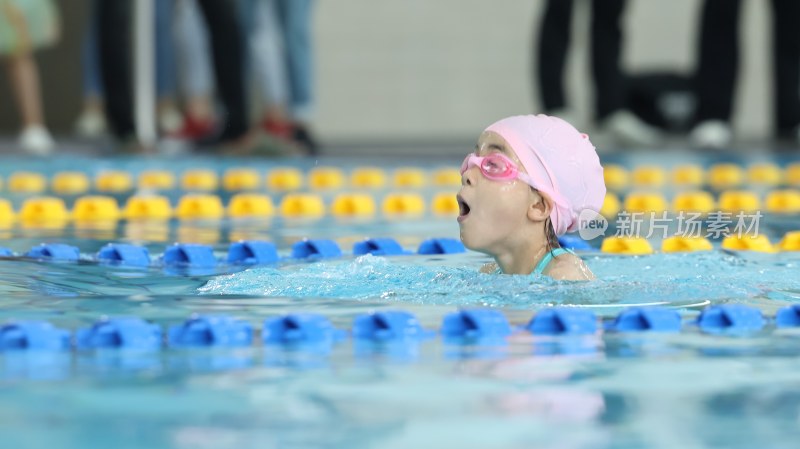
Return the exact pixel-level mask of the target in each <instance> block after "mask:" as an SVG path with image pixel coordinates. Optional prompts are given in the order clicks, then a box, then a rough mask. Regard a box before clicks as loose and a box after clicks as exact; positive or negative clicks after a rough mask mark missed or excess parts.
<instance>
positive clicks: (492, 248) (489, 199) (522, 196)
mask: <svg viewBox="0 0 800 449" xmlns="http://www.w3.org/2000/svg"><path fill="white" fill-rule="evenodd" d="M491 153H500V154H502V155H504V156H505V157H507V158H508V159H510V160H511V161H512V162H513V163H514V164H516V166H517V169H518V170H519V171H520V172H523V173H524V172H525V169H524V168H523V167H522V163H520V161H519V159H518V158H517V156H516V154H514V151H513V150H512V149H511V147H510V146H509V144H508V142H506V140H505V139H503V138H502V137H501V136H500V135H498V134H496V133H494V132H484V133H483V134H481V136H480V138H479V139H478V144H477V145H476V146H475V155H477V156H487V155H489V154H491ZM537 197H538V198H539V200H541V197H539V196H538V194H536V193H535V192H534V191H533V189H531V187H530V186H529V185H528V184H526V183H525V182H523V181H521V180H519V179H511V180H491V179H489V178H487V177H486V176H485V175H484V174H483V173H482V172H481V170H480V168H479V167H477V166H474V165H472V166H469V167H468V168H467V170H466V171H464V173H463V174H462V175H461V190H460V191H459V193H458V197H457V198H458V204H459V209H460V210H459V216H458V224H459V227H460V228H461V241H462V242H464V245H465V246H466V247H467V248H470V249H472V250H475V251H480V252H484V253H487V254H489V255H496V254H499V253H501V252H503V251H504V250H505V249H506V248H513V247H514V246H515V245H517V244H518V243H520V242H521V241H522V240H521V239H522V238H523V235H524V234H523V231H524V230H525V229H526V225H527V223H528V208H529V206H530V205H531V203H532V202H534V201H536V199H537Z"/></svg>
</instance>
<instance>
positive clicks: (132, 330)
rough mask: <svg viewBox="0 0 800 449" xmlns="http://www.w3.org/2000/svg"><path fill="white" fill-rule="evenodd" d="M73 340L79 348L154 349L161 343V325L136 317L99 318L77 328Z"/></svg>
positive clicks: (158, 347)
mask: <svg viewBox="0 0 800 449" xmlns="http://www.w3.org/2000/svg"><path fill="white" fill-rule="evenodd" d="M75 340H76V345H77V347H78V348H79V349H105V348H119V349H135V350H156V349H160V348H161V343H162V337H161V327H160V326H158V325H157V324H152V323H148V322H147V321H144V320H143V319H141V318H136V317H121V318H110V319H103V320H100V321H98V322H96V323H95V324H94V325H92V327H89V328H84V329H78V331H77V332H76V333H75Z"/></svg>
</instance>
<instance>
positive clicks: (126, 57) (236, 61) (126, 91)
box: [95, 0, 248, 141]
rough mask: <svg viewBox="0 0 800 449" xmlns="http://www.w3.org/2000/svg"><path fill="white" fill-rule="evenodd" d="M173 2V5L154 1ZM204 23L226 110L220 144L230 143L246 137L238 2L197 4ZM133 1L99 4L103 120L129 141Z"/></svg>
mask: <svg viewBox="0 0 800 449" xmlns="http://www.w3.org/2000/svg"><path fill="white" fill-rule="evenodd" d="M156 1H171V0H156ZM198 2H199V4H200V7H201V9H202V11H203V15H204V16H205V19H206V22H207V23H208V28H209V34H210V38H211V39H210V40H211V49H212V52H213V56H214V58H213V59H214V73H215V75H216V81H217V93H218V94H219V96H220V99H221V102H222V106H223V107H224V109H225V111H224V119H223V123H224V129H222V131H221V134H220V136H219V140H222V141H224V140H231V139H235V138H237V137H240V136H242V135H244V134H245V133H246V132H247V128H248V120H247V112H246V111H247V105H246V100H245V90H244V69H243V57H244V55H243V36H242V31H241V29H240V27H239V23H238V18H237V11H236V2H234V1H232V0H198ZM132 4H133V3H132V2H131V0H105V1H99V2H97V10H96V11H95V13H96V14H97V15H98V16H97V20H98V22H97V23H98V25H99V29H98V36H99V46H100V48H99V52H100V73H101V75H102V78H103V86H104V89H105V92H106V96H105V104H106V115H107V116H108V120H109V122H110V125H111V129H112V131H113V132H114V134H115V135H116V136H118V137H120V138H128V137H130V136H132V135H133V134H134V122H133V93H132V89H133V84H132V80H133V74H132V73H133V72H132V69H133V64H132V60H131V54H132V53H131V49H132V47H131V44H132V42H131V26H132V23H131V22H132V20H131V7H132Z"/></svg>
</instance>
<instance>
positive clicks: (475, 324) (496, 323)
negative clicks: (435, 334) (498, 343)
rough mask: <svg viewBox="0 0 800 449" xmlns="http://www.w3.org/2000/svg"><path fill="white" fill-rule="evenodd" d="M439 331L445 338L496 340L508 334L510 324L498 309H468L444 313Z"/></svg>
mask: <svg viewBox="0 0 800 449" xmlns="http://www.w3.org/2000/svg"><path fill="white" fill-rule="evenodd" d="M441 333H442V335H443V336H444V337H445V338H447V339H464V340H497V339H502V338H505V337H506V336H508V335H510V334H511V326H510V325H509V324H508V320H507V319H506V317H505V315H503V314H502V313H501V312H500V311H498V310H493V309H468V310H461V311H459V312H454V313H450V314H448V315H446V316H445V317H444V319H443V320H442V329H441Z"/></svg>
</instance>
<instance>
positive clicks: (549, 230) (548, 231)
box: [544, 217, 561, 252]
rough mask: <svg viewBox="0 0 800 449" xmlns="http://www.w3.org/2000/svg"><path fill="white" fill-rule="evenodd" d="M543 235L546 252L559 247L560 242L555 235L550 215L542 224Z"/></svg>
mask: <svg viewBox="0 0 800 449" xmlns="http://www.w3.org/2000/svg"><path fill="white" fill-rule="evenodd" d="M544 235H545V237H547V251H548V252H549V251H552V250H554V249H556V248H561V244H560V243H558V236H556V231H555V229H553V222H552V221H550V217H547V221H546V222H545V224H544Z"/></svg>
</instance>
